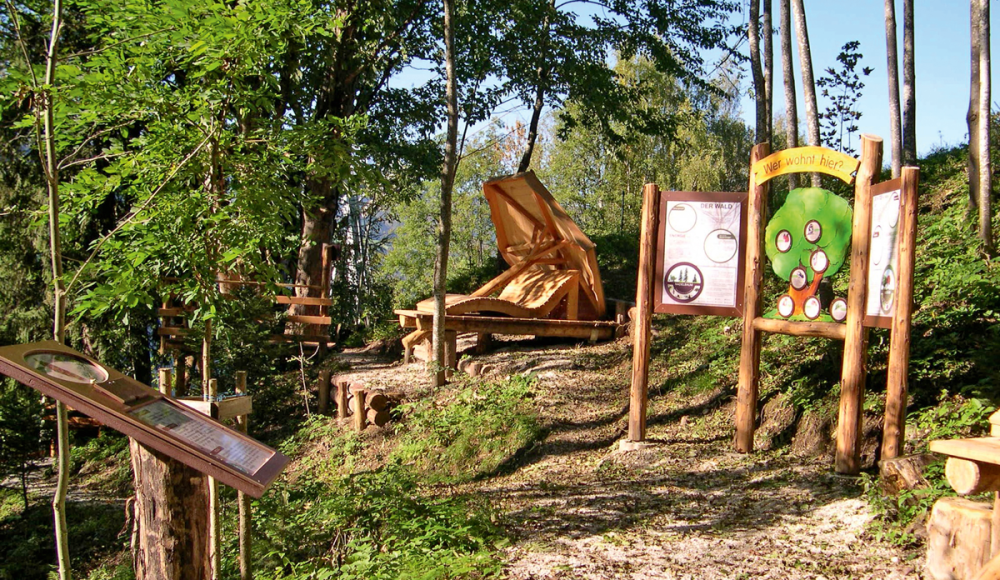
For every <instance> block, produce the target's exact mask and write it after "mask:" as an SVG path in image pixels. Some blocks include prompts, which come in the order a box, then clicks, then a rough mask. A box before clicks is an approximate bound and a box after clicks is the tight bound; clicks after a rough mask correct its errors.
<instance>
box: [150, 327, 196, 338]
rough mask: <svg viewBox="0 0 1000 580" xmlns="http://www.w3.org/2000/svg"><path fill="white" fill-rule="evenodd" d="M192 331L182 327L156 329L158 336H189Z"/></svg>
mask: <svg viewBox="0 0 1000 580" xmlns="http://www.w3.org/2000/svg"><path fill="white" fill-rule="evenodd" d="M190 333H191V330H190V329H188V328H184V327H181V326H161V327H160V328H157V329H156V334H157V335H158V336H187V335H188V334H190Z"/></svg>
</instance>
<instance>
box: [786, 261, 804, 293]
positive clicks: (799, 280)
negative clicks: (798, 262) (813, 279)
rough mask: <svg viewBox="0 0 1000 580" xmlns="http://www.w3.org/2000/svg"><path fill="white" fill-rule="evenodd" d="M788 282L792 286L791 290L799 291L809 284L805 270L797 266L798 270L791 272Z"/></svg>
mask: <svg viewBox="0 0 1000 580" xmlns="http://www.w3.org/2000/svg"><path fill="white" fill-rule="evenodd" d="M788 282H789V284H791V285H792V288H795V289H796V290H801V289H803V288H805V287H806V285H807V284H809V278H808V276H807V275H806V269H805V268H803V267H802V266H799V267H798V268H795V269H794V270H792V274H791V276H789V277H788Z"/></svg>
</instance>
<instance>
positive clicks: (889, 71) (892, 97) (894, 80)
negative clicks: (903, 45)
mask: <svg viewBox="0 0 1000 580" xmlns="http://www.w3.org/2000/svg"><path fill="white" fill-rule="evenodd" d="M885 55H886V65H887V66H886V69H885V70H886V75H887V76H888V77H889V136H890V139H891V141H892V177H893V179H895V178H897V177H899V174H900V171H901V170H902V169H903V138H902V135H901V134H900V120H899V53H898V51H897V50H896V0H885Z"/></svg>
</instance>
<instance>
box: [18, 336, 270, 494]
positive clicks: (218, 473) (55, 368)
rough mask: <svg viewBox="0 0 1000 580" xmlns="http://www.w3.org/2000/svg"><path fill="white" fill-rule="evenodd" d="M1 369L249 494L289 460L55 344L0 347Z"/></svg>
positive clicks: (258, 491)
mask: <svg viewBox="0 0 1000 580" xmlns="http://www.w3.org/2000/svg"><path fill="white" fill-rule="evenodd" d="M0 374H4V375H7V376H9V377H11V378H13V379H14V380H16V381H18V382H20V383H22V384H24V385H27V386H29V387H31V388H33V389H35V390H37V391H39V392H41V393H42V394H44V395H46V396H48V397H51V398H53V399H56V400H58V401H61V402H63V403H65V404H66V405H68V406H69V407H71V408H73V409H76V410H77V411H80V412H82V413H84V414H86V415H88V416H90V417H93V418H94V419H96V420H98V421H100V422H101V423H103V424H105V425H107V426H108V427H111V428H112V429H115V430H117V431H120V432H122V433H124V434H125V435H128V436H129V437H132V438H134V439H135V440H137V441H139V442H140V443H142V444H144V445H147V446H149V447H151V448H153V449H155V450H157V451H159V452H161V453H163V454H165V455H167V456H169V457H172V458H173V459H176V460H177V461H180V462H181V463H183V464H185V465H187V466H189V467H191V468H193V469H196V470H198V471H201V472H202V473H205V474H206V475H210V476H212V477H214V478H216V479H217V480H219V481H221V482H222V483H225V484H226V485H230V486H232V487H234V488H236V489H238V490H240V491H242V492H245V493H247V494H248V495H251V496H254V497H260V496H261V495H262V494H263V493H264V490H265V489H266V488H267V486H268V485H270V484H271V482H272V481H274V479H275V478H276V477H277V476H278V474H280V473H281V471H282V469H284V467H285V465H286V464H287V463H288V458H287V457H285V456H284V455H282V454H281V453H278V452H277V451H275V450H274V449H271V448H270V447H268V446H266V445H264V444H262V443H260V442H258V441H256V440H254V439H252V438H250V437H248V436H246V435H244V434H243V433H240V432H239V431H236V430H235V429H230V428H229V427H226V426H225V425H223V424H221V423H218V422H217V421H215V420H213V419H212V418H210V417H207V416H205V415H202V414H200V413H198V412H196V411H193V410H191V409H189V408H188V407H186V406H184V405H182V404H180V403H178V402H176V401H174V400H172V399H170V398H168V397H166V396H164V395H163V394H161V393H160V392H159V391H157V390H156V389H153V388H150V387H148V386H146V385H143V384H142V383H140V382H138V381H136V380H135V379H132V378H131V377H127V376H125V375H123V374H122V373H120V372H118V371H116V370H114V369H112V368H110V367H107V366H105V365H102V364H101V363H99V362H97V361H96V360H94V359H92V358H90V357H88V356H86V355H84V354H82V353H80V352H77V351H75V350H73V349H71V348H69V347H66V346H63V345H61V344H59V343H58V342H53V341H47V342H39V343H33V344H21V345H13V346H5V347H0Z"/></svg>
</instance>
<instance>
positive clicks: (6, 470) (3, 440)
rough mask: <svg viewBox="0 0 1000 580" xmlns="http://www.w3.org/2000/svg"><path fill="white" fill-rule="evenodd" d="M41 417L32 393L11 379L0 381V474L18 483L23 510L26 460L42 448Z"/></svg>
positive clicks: (25, 500)
mask: <svg viewBox="0 0 1000 580" xmlns="http://www.w3.org/2000/svg"><path fill="white" fill-rule="evenodd" d="M41 415H42V405H41V403H40V402H39V397H38V395H37V393H35V391H33V390H31V389H29V388H27V387H25V386H23V385H20V384H17V383H15V382H14V381H13V380H12V379H8V378H6V377H3V378H2V379H0V475H8V474H10V475H15V476H17V478H18V479H19V480H20V484H21V495H22V501H23V502H24V507H25V509H27V507H28V493H27V488H26V485H27V483H26V480H25V478H26V477H27V471H28V467H29V461H30V460H31V457H32V456H34V455H35V454H37V453H38V452H39V451H40V450H41V448H42V445H41V439H42V437H41V435H42V424H41V423H42V421H41Z"/></svg>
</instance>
